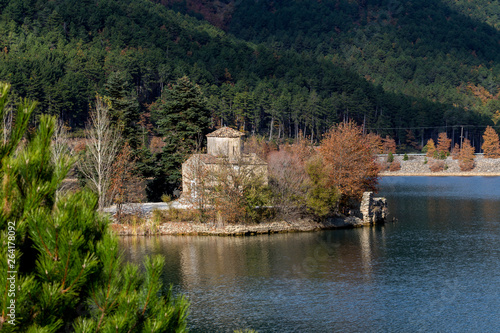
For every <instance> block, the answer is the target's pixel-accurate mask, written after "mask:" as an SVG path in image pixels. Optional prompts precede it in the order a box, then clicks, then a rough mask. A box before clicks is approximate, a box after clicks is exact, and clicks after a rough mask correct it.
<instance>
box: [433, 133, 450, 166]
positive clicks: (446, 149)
mask: <svg viewBox="0 0 500 333" xmlns="http://www.w3.org/2000/svg"><path fill="white" fill-rule="evenodd" d="M450 147H451V139H449V138H448V136H447V135H446V132H441V133H439V137H438V144H437V147H436V149H437V152H438V156H439V158H442V159H445V158H446V156H448V155H449V153H450Z"/></svg>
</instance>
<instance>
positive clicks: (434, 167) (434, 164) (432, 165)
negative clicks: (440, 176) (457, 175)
mask: <svg viewBox="0 0 500 333" xmlns="http://www.w3.org/2000/svg"><path fill="white" fill-rule="evenodd" d="M429 169H431V171H432V172H440V171H443V170H444V161H438V160H431V161H430V162H429Z"/></svg>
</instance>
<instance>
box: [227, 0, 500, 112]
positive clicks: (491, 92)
mask: <svg viewBox="0 0 500 333" xmlns="http://www.w3.org/2000/svg"><path fill="white" fill-rule="evenodd" d="M483 2H485V1H458V2H457V1H435V0H427V1H418V2H410V1H393V0H392V1H391V0H387V1H385V0H382V1H381V0H376V1H373V0H372V1H370V0H365V1H349V2H342V1H318V2H309V1H274V2H272V5H271V3H270V2H266V1H259V2H256V1H244V2H240V3H239V5H238V6H237V7H236V10H235V12H234V13H233V20H232V21H231V24H230V25H229V31H230V32H232V33H233V34H235V35H236V36H237V37H240V38H243V39H245V40H251V41H254V42H266V43H267V44H269V45H272V46H274V47H276V48H292V49H294V50H297V51H298V52H302V51H307V52H313V53H314V54H316V55H324V56H326V57H327V58H328V59H330V60H331V61H332V62H333V63H335V64H338V65H339V66H342V67H345V68H349V69H351V70H354V71H356V72H357V73H358V74H360V75H362V76H363V77H365V78H366V79H367V80H369V81H371V82H374V83H376V84H380V85H382V86H383V88H384V90H385V91H389V92H395V93H403V94H405V95H409V96H414V97H421V98H425V99H428V100H431V101H438V102H442V103H449V104H455V105H458V106H460V107H463V108H465V109H469V110H474V111H476V112H480V113H483V114H487V115H488V116H490V117H492V116H493V114H494V112H496V111H498V110H499V106H500V104H499V103H498V96H499V95H498V94H499V82H500V77H499V74H500V66H499V61H500V56H499V54H500V52H499V51H500V44H499V43H498V42H499V40H500V33H499V32H498V30H496V29H494V28H493V27H492V26H498V23H497V21H498V17H497V15H498V13H500V11H499V10H498V3H496V2H495V3H493V2H492V3H491V4H489V5H486V6H484V7H483V6H481V4H482V3H483ZM448 3H449V4H448ZM457 7H462V8H463V7H473V8H475V9H474V10H471V17H469V16H466V15H464V14H463V13H462V12H464V11H465V12H466V11H468V10H465V8H463V10H460V11H459V10H458V9H457ZM495 8H496V9H497V10H496V12H495ZM480 13H481V15H480ZM485 20H486V21H487V22H488V23H490V24H491V25H492V26H489V25H488V24H485V23H483V22H484V21H485Z"/></svg>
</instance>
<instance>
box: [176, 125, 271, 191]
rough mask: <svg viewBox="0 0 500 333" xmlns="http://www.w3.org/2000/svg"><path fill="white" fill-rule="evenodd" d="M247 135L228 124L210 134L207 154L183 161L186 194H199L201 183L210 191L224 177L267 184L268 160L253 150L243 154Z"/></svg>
mask: <svg viewBox="0 0 500 333" xmlns="http://www.w3.org/2000/svg"><path fill="white" fill-rule="evenodd" d="M244 135H245V134H243V133H241V132H239V131H236V130H234V129H232V128H229V127H222V128H220V129H218V130H216V131H215V132H212V133H210V134H207V153H206V154H193V155H191V157H190V158H189V159H188V160H187V161H186V162H184V163H183V164H182V189H183V195H187V194H189V195H191V196H196V192H197V191H198V190H199V188H200V186H203V188H205V190H209V189H210V188H211V187H213V186H216V185H217V183H218V182H220V181H221V177H225V178H226V179H229V178H231V177H238V178H239V180H240V181H241V180H244V181H246V180H249V179H251V178H253V179H257V180H258V181H260V182H262V183H263V184H266V185H267V181H268V171H267V163H266V162H265V161H264V160H262V159H261V158H259V157H258V156H257V155H256V154H254V153H251V154H245V153H243V140H242V137H243V136H244ZM229 181H231V180H229Z"/></svg>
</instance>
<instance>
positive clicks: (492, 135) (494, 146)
mask: <svg viewBox="0 0 500 333" xmlns="http://www.w3.org/2000/svg"><path fill="white" fill-rule="evenodd" d="M483 141H484V142H483V145H482V146H481V148H482V149H483V152H484V157H486V158H499V157H500V144H499V139H498V134H497V132H496V131H495V130H494V129H493V128H492V127H491V126H488V127H486V130H485V131H484V135H483Z"/></svg>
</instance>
